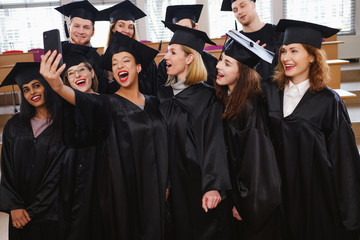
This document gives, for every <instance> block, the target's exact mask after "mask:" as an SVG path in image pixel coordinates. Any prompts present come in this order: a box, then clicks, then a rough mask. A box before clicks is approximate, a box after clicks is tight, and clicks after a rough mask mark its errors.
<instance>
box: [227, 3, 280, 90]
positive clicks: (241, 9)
mask: <svg viewBox="0 0 360 240" xmlns="http://www.w3.org/2000/svg"><path fill="white" fill-rule="evenodd" d="M221 11H233V13H234V16H235V18H236V19H237V20H238V21H239V22H240V24H241V26H242V30H241V31H240V32H241V33H242V34H244V35H245V36H247V37H248V38H250V39H251V40H253V41H254V42H256V41H258V40H259V41H260V43H259V44H260V45H263V44H266V45H265V49H267V50H269V51H271V52H273V53H275V58H274V61H273V63H272V64H269V63H267V62H266V61H263V60H261V61H260V63H259V65H258V66H257V67H256V71H257V72H258V73H259V74H260V76H261V78H262V80H261V83H262V84H263V83H265V82H271V79H272V75H273V73H274V68H275V66H276V64H277V55H278V50H279V47H280V46H281V43H282V39H283V33H281V32H276V31H275V27H276V26H275V25H273V24H270V23H264V22H262V21H261V19H260V18H259V15H258V14H257V12H256V0H223V2H222V5H221Z"/></svg>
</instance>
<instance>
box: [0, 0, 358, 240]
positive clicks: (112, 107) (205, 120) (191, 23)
mask: <svg viewBox="0 0 360 240" xmlns="http://www.w3.org/2000/svg"><path fill="white" fill-rule="evenodd" d="M56 9H57V10H58V11H59V12H61V13H62V14H64V15H66V16H67V17H68V18H69V22H68V31H69V35H70V37H69V41H67V42H63V43H62V54H58V53H57V52H56V51H53V52H51V51H49V52H46V53H45V54H44V55H43V56H42V60H41V63H17V64H16V65H15V66H14V68H13V69H12V71H11V72H10V73H9V75H8V76H7V77H6V78H5V80H4V81H3V83H2V84H1V86H6V85H13V84H17V85H18V86H19V88H20V90H21V105H20V112H19V113H17V114H15V115H14V116H13V117H12V118H11V119H10V120H9V121H8V122H7V124H6V126H5V128H4V132H3V145H2V152H1V182H0V210H1V211H4V212H7V213H9V216H10V218H9V239H10V240H15V239H16V240H17V239H37V240H39V239H40V240H41V239H44V240H45V239H46V240H49V239H61V240H63V239H64V240H65V239H69V240H70V239H71V240H78V239H84V240H85V239H86V240H89V239H106V240H120V239H125V240H140V239H146V240H161V239H166V240H167V239H171V240H172V239H179V240H184V239H194V240H210V239H221V240H228V239H229V240H230V239H231V240H232V239H247V240H260V239H261V240H262V239H266V240H269V239H274V240H275V239H276V240H287V239H289V240H304V239H306V240H310V239H327V240H340V239H341V240H350V239H354V240H358V237H359V233H360V231H359V230H360V156H359V151H358V149H357V147H356V143H355V138H354V133H353V130H352V127H351V122H350V119H349V116H348V113H347V110H346V107H345V105H344V103H343V101H342V100H341V98H340V97H339V95H338V94H337V93H336V92H335V91H333V90H332V89H330V88H328V87H326V82H327V81H329V79H330V77H329V67H328V65H327V64H326V61H325V60H326V56H325V55H324V52H323V51H322V50H321V49H320V48H321V44H322V40H323V38H327V37H330V36H332V35H334V34H336V33H337V32H338V31H339V30H338V29H333V28H329V27H326V26H322V25H318V24H314V23H309V22H303V21H296V20H289V19H282V20H280V22H279V23H278V24H277V25H271V24H266V23H263V22H262V21H261V20H260V19H259V16H258V15H257V13H256V0H224V1H223V3H222V6H221V10H222V11H233V12H234V15H235V17H236V18H237V20H238V21H239V22H240V23H241V25H242V31H240V32H238V31H236V30H230V31H229V32H228V33H227V40H226V42H225V44H224V47H223V51H222V53H221V56H220V58H219V59H216V58H215V57H214V56H212V55H211V54H209V53H207V52H205V51H204V50H203V49H204V45H205V43H209V44H214V43H213V42H212V41H211V40H210V39H209V37H208V36H207V34H206V33H205V32H202V31H200V30H198V29H197V28H198V26H197V24H196V23H197V21H198V19H199V17H200V13H201V9H202V5H177V6H168V8H167V13H166V18H165V21H163V23H164V26H165V27H166V28H168V29H170V30H171V31H172V32H173V36H172V38H171V41H170V42H169V47H168V51H167V52H166V54H165V56H164V59H163V60H162V61H161V62H160V64H159V66H156V64H155V62H154V58H155V56H156V55H157V54H158V51H156V50H154V49H152V48H150V47H148V46H146V45H144V44H142V43H141V42H139V41H138V40H137V38H136V31H135V21H136V20H137V19H139V18H142V17H145V16H146V15H145V13H143V12H142V11H141V10H140V9H139V8H137V7H136V6H135V5H134V4H132V3H131V2H130V1H128V0H125V1H123V2H121V3H119V4H116V5H114V6H112V7H110V8H108V9H105V10H102V11H98V10H97V9H96V8H95V7H93V6H92V5H91V4H90V3H89V2H88V1H80V2H73V3H69V4H66V5H63V6H61V7H58V8H56ZM96 20H108V21H110V23H111V26H110V31H109V40H108V44H107V48H106V51H105V53H104V54H103V55H101V56H100V55H99V54H98V53H97V51H96V49H95V48H92V47H91V46H90V39H91V36H92V35H93V34H94V22H95V21H96ZM230 25H231V24H230V23H229V26H230ZM62 58H63V61H64V64H63V65H60V62H61V59H62Z"/></svg>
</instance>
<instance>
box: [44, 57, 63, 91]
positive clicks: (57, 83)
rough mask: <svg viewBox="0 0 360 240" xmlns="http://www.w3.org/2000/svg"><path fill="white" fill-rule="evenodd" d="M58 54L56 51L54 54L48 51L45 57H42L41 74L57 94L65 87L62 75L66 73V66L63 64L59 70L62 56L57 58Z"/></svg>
mask: <svg viewBox="0 0 360 240" xmlns="http://www.w3.org/2000/svg"><path fill="white" fill-rule="evenodd" d="M56 53H57V52H56V50H54V51H53V52H52V53H51V51H48V52H47V53H46V54H45V55H42V56H41V64H40V74H41V75H42V76H43V77H44V78H45V80H46V81H47V82H48V83H49V85H50V86H51V88H52V89H54V91H55V92H58V91H59V90H60V89H61V88H62V87H63V86H64V83H63V81H62V79H61V77H60V75H61V73H62V72H63V71H64V69H65V66H66V64H63V65H62V66H61V67H60V68H59V69H57V67H58V66H59V63H60V60H61V54H58V56H57V57H56V58H55V56H56ZM54 58H55V61H54Z"/></svg>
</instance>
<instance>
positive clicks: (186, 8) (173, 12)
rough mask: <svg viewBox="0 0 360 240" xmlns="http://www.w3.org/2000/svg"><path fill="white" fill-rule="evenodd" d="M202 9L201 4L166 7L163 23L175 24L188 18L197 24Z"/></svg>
mask: <svg viewBox="0 0 360 240" xmlns="http://www.w3.org/2000/svg"><path fill="white" fill-rule="evenodd" d="M202 8H203V5H202V4H194V5H173V6H168V7H167V8H166V16H165V22H172V23H177V22H179V21H180V20H182V19H185V18H189V19H192V20H194V21H195V22H196V23H197V22H198V21H199V18H200V14H201V10H202Z"/></svg>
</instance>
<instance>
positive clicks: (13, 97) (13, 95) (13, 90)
mask: <svg viewBox="0 0 360 240" xmlns="http://www.w3.org/2000/svg"><path fill="white" fill-rule="evenodd" d="M11 86H12V94H11V95H12V99H13V104H14V113H17V112H18V110H17V109H16V99H15V89H14V85H11Z"/></svg>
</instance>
